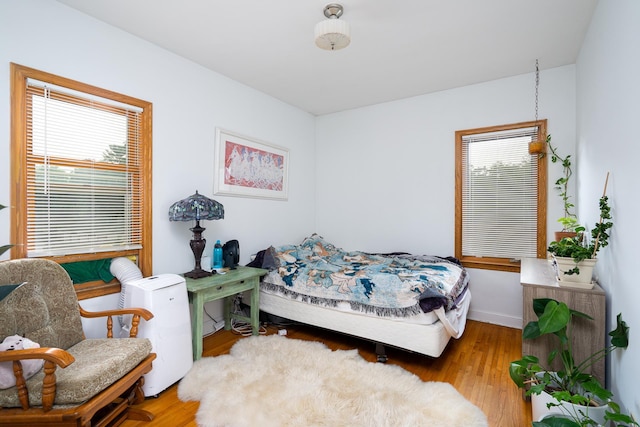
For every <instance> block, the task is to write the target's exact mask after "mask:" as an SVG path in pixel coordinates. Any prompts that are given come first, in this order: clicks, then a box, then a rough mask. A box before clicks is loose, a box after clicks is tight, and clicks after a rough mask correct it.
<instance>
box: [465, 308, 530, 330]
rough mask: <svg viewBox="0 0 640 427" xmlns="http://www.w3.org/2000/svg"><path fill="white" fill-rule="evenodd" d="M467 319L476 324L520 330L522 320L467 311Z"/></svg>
mask: <svg viewBox="0 0 640 427" xmlns="http://www.w3.org/2000/svg"><path fill="white" fill-rule="evenodd" d="M467 318H468V319H471V320H476V321H478V322H484V323H491V324H493V325H500V326H506V327H509V328H516V329H522V318H521V317H513V316H505V315H503V314H496V313H491V312H487V311H477V310H469V314H468V315H467Z"/></svg>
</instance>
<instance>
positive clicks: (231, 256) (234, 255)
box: [222, 240, 240, 270]
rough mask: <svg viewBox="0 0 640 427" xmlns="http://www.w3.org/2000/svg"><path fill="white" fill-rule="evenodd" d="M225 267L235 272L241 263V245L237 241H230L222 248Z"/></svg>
mask: <svg viewBox="0 0 640 427" xmlns="http://www.w3.org/2000/svg"><path fill="white" fill-rule="evenodd" d="M222 261H223V262H224V266H225V267H228V268H230V269H231V270H234V269H235V268H236V266H237V265H238V263H239V262H240V244H239V243H238V241H237V240H229V241H228V242H227V243H225V244H224V245H223V246H222Z"/></svg>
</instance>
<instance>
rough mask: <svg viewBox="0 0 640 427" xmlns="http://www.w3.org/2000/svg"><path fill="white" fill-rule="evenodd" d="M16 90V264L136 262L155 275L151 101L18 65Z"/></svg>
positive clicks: (92, 292) (14, 72)
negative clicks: (38, 260)
mask: <svg viewBox="0 0 640 427" xmlns="http://www.w3.org/2000/svg"><path fill="white" fill-rule="evenodd" d="M12 92H13V96H12V100H14V102H13V103H12V166H13V168H12V176H13V178H14V181H15V182H16V184H17V185H16V187H15V188H14V191H13V192H12V204H13V206H15V209H14V214H15V215H14V216H13V217H12V218H13V219H12V225H13V228H12V237H13V241H15V242H16V243H17V244H16V246H15V247H14V249H13V251H12V257H13V258H18V257H48V258H53V259H55V260H56V261H58V262H60V263H67V262H75V261H87V260H96V259H104V258H113V257H115V256H134V257H136V258H137V259H138V263H139V265H140V267H141V269H142V270H143V272H145V271H146V274H151V271H150V270H151V260H150V251H151V247H150V246H151V244H150V242H151V236H150V231H151V223H150V218H151V215H150V206H151V204H150V196H151V182H150V180H151V178H150V177H151V174H150V159H151V132H150V122H151V118H150V115H151V104H149V103H148V102H145V101H141V100H137V99H135V98H131V97H127V96H125V95H121V94H116V93H114V92H110V91H107V90H104V89H99V88H95V87H93V86H89V85H85V84H82V83H79V82H75V81H72V80H69V79H65V78H62V77H58V76H54V75H51V74H48V73H44V72H40V71H37V70H33V69H29V68H26V67H22V66H19V65H15V64H12ZM102 285H103V284H102ZM116 285H117V284H116ZM100 286H101V285H100V284H97V283H90V284H88V285H80V286H77V288H79V289H89V290H90V292H89V293H90V296H95V294H96V292H95V288H96V287H100ZM102 287H103V290H102V291H98V294H101V293H104V292H105V291H104V289H105V287H104V286H102ZM117 287H118V286H107V287H106V289H108V290H107V291H106V292H113V291H114V290H115V291H117Z"/></svg>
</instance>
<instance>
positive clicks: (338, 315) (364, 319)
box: [260, 290, 471, 357]
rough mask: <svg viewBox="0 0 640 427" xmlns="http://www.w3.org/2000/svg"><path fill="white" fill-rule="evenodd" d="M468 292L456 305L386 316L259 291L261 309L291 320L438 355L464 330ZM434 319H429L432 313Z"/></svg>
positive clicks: (432, 355) (429, 354)
mask: <svg viewBox="0 0 640 427" xmlns="http://www.w3.org/2000/svg"><path fill="white" fill-rule="evenodd" d="M470 304H471V293H470V292H469V291H467V292H465V293H464V295H463V296H462V298H461V299H460V301H459V304H458V306H457V308H455V309H452V310H449V311H448V312H446V313H445V311H444V309H437V310H434V311H433V312H431V313H423V314H424V316H421V315H417V316H415V318H411V319H409V318H407V317H403V318H385V317H379V316H375V315H372V314H368V313H366V312H362V311H352V310H346V309H341V308H338V307H325V306H319V305H314V304H308V303H305V302H302V301H297V300H292V299H288V298H286V297H284V296H281V295H277V294H274V293H270V292H268V291H265V290H261V291H260V310H262V311H264V312H266V313H271V314H273V315H276V316H280V317H284V318H286V319H290V320H293V321H297V322H301V323H305V324H309V325H313V326H318V327H321V328H325V329H330V330H333V331H337V332H341V333H344V334H348V335H353V336H356V337H360V338H364V339H367V340H371V341H374V342H378V343H382V344H385V345H389V346H393V347H398V348H401V349H404V350H409V351H413V352H417V353H420V354H424V355H427V356H431V357H439V356H440V355H441V354H442V352H443V351H444V349H445V348H446V346H447V343H448V342H449V340H450V339H451V338H452V337H454V338H459V337H460V336H461V335H462V333H463V332H464V328H465V325H466V318H467V313H468V311H469V305H470ZM432 316H435V317H437V319H438V320H437V321H432V320H433V317H432Z"/></svg>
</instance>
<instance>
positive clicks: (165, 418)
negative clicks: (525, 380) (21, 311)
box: [123, 321, 531, 427]
mask: <svg viewBox="0 0 640 427" xmlns="http://www.w3.org/2000/svg"><path fill="white" fill-rule="evenodd" d="M276 332H277V328H275V327H269V328H268V333H276ZM287 336H289V337H290V338H296V339H303V340H310V341H322V342H324V343H325V344H326V345H327V346H328V347H330V348H331V349H334V350H335V349H351V348H357V349H358V351H359V353H360V355H361V356H362V357H363V358H364V359H366V360H368V361H371V362H375V360H376V355H375V346H374V344H372V343H371V342H368V341H365V340H360V339H357V338H353V337H349V336H346V335H342V334H337V333H333V332H330V331H326V330H322V329H317V328H313V327H309V326H303V325H295V326H294V325H290V326H287ZM238 339H241V337H240V336H239V335H235V334H233V333H232V332H227V331H219V332H217V333H215V334H213V335H210V336H208V337H206V338H205V340H204V355H205V356H217V355H220V354H225V353H228V351H229V349H230V348H231V346H232V345H233V344H234V343H235V342H236V341H237V340H238ZM521 345H522V340H521V331H520V329H513V328H506V327H503V326H497V325H491V324H487V323H481V322H475V321H468V322H467V328H466V331H465V333H464V335H463V336H462V338H460V339H459V340H451V341H450V342H449V345H448V347H447V348H446V349H445V351H444V353H443V355H442V356H441V357H439V358H437V359H433V358H429V357H426V356H423V355H419V354H415V353H409V352H406V351H402V350H398V349H394V348H388V349H387V355H388V356H389V361H388V362H387V363H389V364H394V365H399V366H401V367H402V368H404V369H406V370H408V371H410V372H413V373H414V374H415V375H417V376H419V377H420V378H421V379H422V380H423V381H445V382H448V383H451V384H452V385H453V386H454V387H455V388H456V389H457V390H458V391H459V392H460V393H461V394H462V395H463V396H465V397H466V398H467V399H468V400H470V401H471V402H473V403H474V404H476V405H477V406H478V407H480V408H481V409H482V410H483V411H484V413H485V414H487V417H488V419H489V425H490V426H491V427H521V426H530V425H531V404H530V403H529V402H525V401H524V400H523V399H522V394H521V392H520V390H518V388H517V387H516V386H515V385H514V384H513V382H512V381H511V379H510V378H509V372H508V367H509V362H510V361H512V360H516V359H519V358H520V355H521ZM198 404H199V403H198V402H181V401H180V400H179V399H178V397H177V385H173V386H172V387H170V388H168V389H167V390H165V391H164V392H162V393H161V394H160V396H159V397H157V398H154V397H149V398H147V399H146V400H145V402H144V404H143V405H142V406H143V407H144V409H147V410H149V411H151V412H152V413H154V414H155V416H156V418H155V420H154V421H152V422H151V423H144V422H137V421H126V422H125V423H124V424H123V427H144V426H146V427H182V426H189V427H196V426H197V424H196V422H195V413H196V411H197V409H198ZM256 427H259V426H256ZM301 427H303V426H301Z"/></svg>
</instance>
